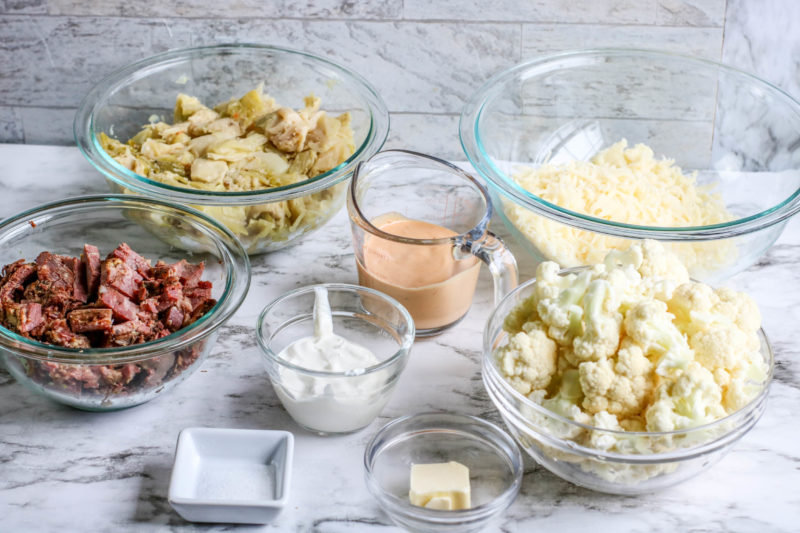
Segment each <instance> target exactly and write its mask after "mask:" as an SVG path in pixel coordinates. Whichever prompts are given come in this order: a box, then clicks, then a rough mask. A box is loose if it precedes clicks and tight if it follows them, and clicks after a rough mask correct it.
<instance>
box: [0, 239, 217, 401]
mask: <svg viewBox="0 0 800 533" xmlns="http://www.w3.org/2000/svg"><path fill="white" fill-rule="evenodd" d="M150 265H151V264H150V261H149V260H147V259H145V258H143V257H142V256H140V255H139V254H137V253H136V252H134V251H133V250H132V249H131V248H130V247H129V246H128V245H127V244H125V243H122V244H120V245H119V246H118V247H117V248H116V249H115V250H114V251H112V252H111V253H110V254H109V255H108V257H107V258H106V259H105V260H103V259H101V256H100V251H99V250H98V249H97V247H95V246H92V245H90V244H86V245H84V247H83V253H82V254H81V257H80V258H77V257H67V256H62V255H56V254H53V253H50V252H42V253H41V254H39V256H38V257H37V258H36V262H35V263H26V262H25V260H24V259H20V260H18V261H15V262H14V263H11V264H9V265H6V266H5V267H4V268H3V270H2V277H0V325H2V326H5V327H6V328H8V329H10V330H12V331H14V332H16V333H17V334H19V335H23V336H25V337H29V338H31V339H35V340H38V341H41V342H45V343H49V344H55V345H58V346H64V347H68V348H77V349H85V348H91V347H115V346H116V347H121V346H129V345H133V344H140V343H144V342H149V341H152V340H156V339H160V338H162V337H165V336H167V335H169V334H170V333H172V332H174V331H178V330H179V329H181V328H183V327H186V326H188V325H189V324H191V323H192V322H194V321H196V320H197V319H199V318H200V317H201V316H203V315H204V314H206V313H207V312H208V311H209V310H210V309H211V308H213V307H214V305H215V304H216V300H214V299H213V298H212V297H211V288H212V286H211V283H210V282H208V281H202V280H201V279H200V277H201V276H202V274H203V271H204V264H203V263H197V264H192V263H189V262H187V261H186V260H183V259H182V260H180V261H178V262H177V263H173V264H167V263H164V262H161V261H159V262H158V263H156V266H155V267H151V266H150ZM200 350H201V348H199V347H190V348H182V349H179V350H177V351H175V352H169V353H165V354H164V355H160V356H158V357H154V358H151V359H149V360H145V361H140V362H136V363H128V364H122V365H84V364H69V363H57V362H52V361H30V362H28V365H27V371H28V373H29V374H30V375H31V376H32V377H33V378H34V379H36V380H37V381H38V382H39V383H41V384H43V385H44V384H53V385H54V386H56V387H58V388H59V390H60V391H69V392H72V393H75V394H78V395H80V394H85V393H87V391H91V392H92V393H95V394H103V395H108V394H110V393H114V394H121V393H127V392H135V391H136V390H137V389H138V388H140V387H152V386H158V385H159V384H160V383H163V382H164V381H166V380H168V379H172V377H174V376H177V375H178V374H180V373H181V372H182V371H183V370H184V369H185V368H186V367H188V366H189V365H191V364H192V363H193V362H194V361H196V360H197V358H198V357H199V356H200Z"/></svg>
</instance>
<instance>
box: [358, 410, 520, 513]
mask: <svg viewBox="0 0 800 533" xmlns="http://www.w3.org/2000/svg"><path fill="white" fill-rule="evenodd" d="M443 418H444V419H447V420H442V419H443ZM419 419H422V420H426V419H427V421H428V426H429V427H427V428H426V429H418V430H415V431H414V433H413V434H424V433H427V432H429V431H433V430H435V429H437V428H439V426H442V428H445V429H447V431H454V430H452V429H450V428H448V426H451V425H455V424H476V425H478V426H481V427H482V428H484V429H486V430H487V432H488V433H489V434H490V435H491V438H492V440H491V444H492V446H494V447H495V448H496V449H497V450H499V451H503V452H504V453H503V458H504V459H505V460H506V462H507V463H508V466H509V467H510V468H509V469H510V470H511V475H512V478H513V479H512V482H511V483H510V484H509V485H508V486H507V487H506V488H505V489H504V490H503V492H502V493H500V494H499V495H498V496H497V497H495V498H494V499H493V500H490V501H488V502H486V503H483V504H481V505H477V506H475V507H470V508H469V509H461V510H455V511H442V510H436V509H428V508H426V507H419V506H416V505H412V504H411V503H410V502H408V501H406V500H404V499H402V498H399V497H397V496H395V495H393V494H390V493H387V492H386V491H385V490H383V487H381V486H380V484H379V483H378V482H377V480H376V479H375V477H374V476H373V465H374V463H375V459H376V458H377V457H378V455H380V452H382V450H383V449H385V448H387V447H389V446H391V445H392V444H393V443H394V442H395V441H396V440H397V439H398V438H399V437H395V438H393V439H391V440H390V441H388V442H381V437H382V436H383V435H385V434H386V433H387V432H389V431H391V430H392V429H394V428H397V427H398V426H403V425H405V424H407V423H409V422H411V421H414V420H419ZM439 429H441V428H439ZM461 432H462V433H469V432H468V431H466V430H461ZM408 434H409V432H408V431H404V433H403V435H408ZM471 436H473V435H471ZM481 440H486V439H485V438H484V437H483V436H481ZM503 448H506V449H507V450H510V451H511V452H512V454H511V455H509V454H508V453H505V450H503ZM523 474H524V462H523V459H522V452H520V449H519V446H517V443H516V442H515V441H514V439H513V438H512V437H511V436H510V435H509V434H508V433H507V432H506V431H504V430H503V429H502V428H501V427H500V426H498V425H497V424H494V423H493V422H490V421H488V420H485V419H483V418H480V417H477V416H473V415H467V414H463V413H457V412H448V411H439V412H435V411H429V412H420V413H413V414H410V415H405V416H401V417H399V418H396V419H394V420H392V421H390V422H388V423H387V424H386V425H384V426H383V427H381V428H380V429H378V431H376V432H375V434H374V435H373V436H372V437H371V438H370V439H369V441H368V442H367V445H366V446H365V448H364V477H365V478H366V482H367V487H368V488H369V490H370V492H371V493H372V494H373V496H375V497H376V498H377V500H378V502H379V503H380V505H381V507H383V508H384V509H385V507H386V506H389V507H390V508H391V510H392V511H393V512H395V511H396V512H399V513H402V514H403V516H404V517H408V516H411V517H413V519H415V520H425V521H427V522H430V523H435V524H459V523H469V522H479V521H482V520H485V519H487V518H489V517H491V516H493V515H494V514H495V513H497V512H499V511H502V510H503V509H505V508H507V507H508V506H509V505H511V503H512V502H513V501H514V500H515V499H516V497H517V494H518V493H519V490H520V488H521V487H522V476H523Z"/></svg>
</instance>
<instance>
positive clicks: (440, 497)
mask: <svg viewBox="0 0 800 533" xmlns="http://www.w3.org/2000/svg"><path fill="white" fill-rule="evenodd" d="M408 498H409V500H410V501H411V504H412V505H416V506H419V507H427V508H428V509H439V510H442V511H456V510H458V509H469V508H470V507H471V505H470V490H469V468H467V467H466V466H464V465H462V464H461V463H457V462H455V461H450V462H449V463H432V464H418V465H411V490H410V491H409V493H408Z"/></svg>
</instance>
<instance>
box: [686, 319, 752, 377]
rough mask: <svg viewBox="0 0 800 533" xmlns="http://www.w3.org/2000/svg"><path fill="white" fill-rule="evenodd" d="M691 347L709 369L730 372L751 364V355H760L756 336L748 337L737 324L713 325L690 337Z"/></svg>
mask: <svg viewBox="0 0 800 533" xmlns="http://www.w3.org/2000/svg"><path fill="white" fill-rule="evenodd" d="M689 346H690V347H691V348H692V349H693V350H694V353H695V359H696V360H697V361H698V362H699V363H700V364H702V365H703V366H704V367H706V368H707V369H709V370H711V371H712V372H713V371H715V370H717V369H718V368H721V369H725V370H728V371H729V372H730V371H733V370H736V369H737V368H739V367H740V366H741V365H742V364H746V363H750V354H752V353H756V354H758V349H759V342H758V337H757V336H756V335H755V334H750V335H748V334H747V333H745V332H744V331H742V330H741V329H739V328H738V327H736V325H735V324H732V323H731V324H712V325H711V326H710V327H709V328H707V329H703V330H700V331H698V332H697V333H695V334H694V335H692V336H690V337H689Z"/></svg>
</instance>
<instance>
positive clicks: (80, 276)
mask: <svg viewBox="0 0 800 533" xmlns="http://www.w3.org/2000/svg"><path fill="white" fill-rule="evenodd" d="M72 272H73V273H74V278H75V279H74V280H73V283H72V297H73V298H74V299H75V300H77V301H79V302H83V303H86V300H87V299H88V298H89V290H88V288H87V286H86V268H85V266H84V264H83V261H82V260H80V259H78V258H77V257H74V258H73V259H72Z"/></svg>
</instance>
